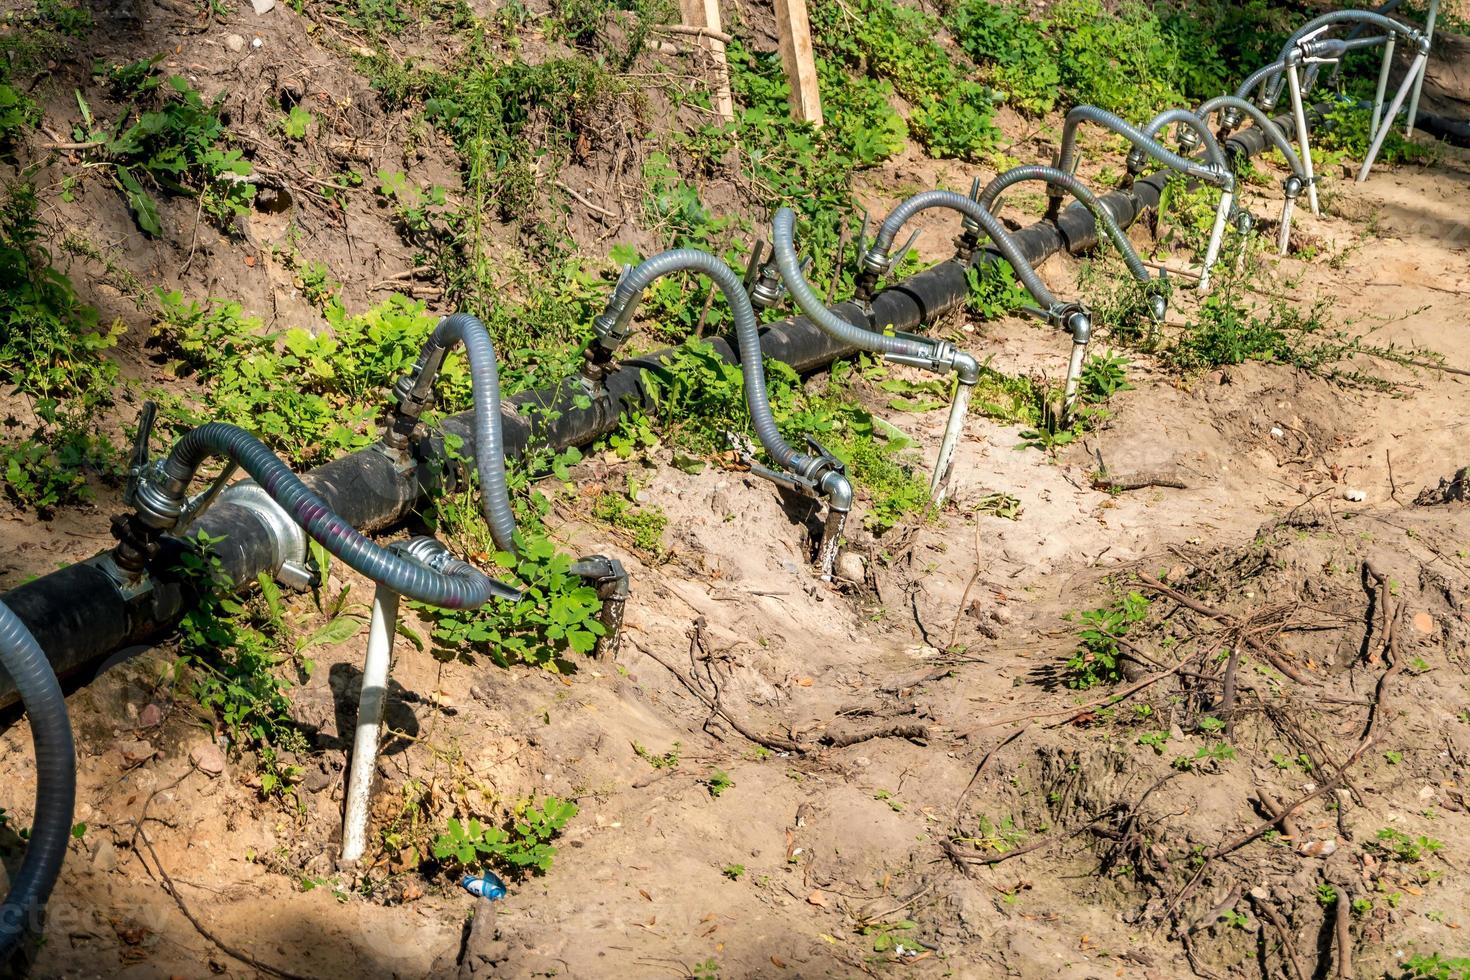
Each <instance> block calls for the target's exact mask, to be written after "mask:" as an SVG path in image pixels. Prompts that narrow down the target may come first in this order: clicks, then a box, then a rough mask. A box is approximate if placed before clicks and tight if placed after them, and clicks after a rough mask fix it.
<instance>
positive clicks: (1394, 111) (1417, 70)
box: [1358, 51, 1429, 184]
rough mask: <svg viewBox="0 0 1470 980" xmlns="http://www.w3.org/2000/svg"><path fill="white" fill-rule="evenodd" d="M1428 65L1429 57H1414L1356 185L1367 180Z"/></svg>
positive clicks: (1421, 54) (1369, 148)
mask: <svg viewBox="0 0 1470 980" xmlns="http://www.w3.org/2000/svg"><path fill="white" fill-rule="evenodd" d="M1428 63H1429V56H1428V55H1426V54H1425V53H1424V52H1422V51H1421V52H1419V53H1418V54H1417V55H1415V56H1414V63H1413V64H1411V65H1410V66H1409V73H1408V74H1407V75H1405V76H1404V81H1403V84H1401V85H1399V90H1398V93H1397V94H1396V95H1394V97H1393V102H1392V103H1391V104H1390V105H1389V107H1388V112H1387V113H1386V114H1385V115H1386V119H1387V122H1385V123H1384V125H1383V126H1381V127H1380V128H1379V130H1378V135H1377V136H1375V137H1374V138H1373V145H1372V146H1370V147H1368V156H1367V157H1366V158H1365V159H1364V160H1363V168H1362V169H1361V170H1359V171H1358V183H1360V184H1361V183H1362V182H1363V181H1365V180H1367V179H1368V172H1369V171H1370V170H1372V169H1373V161H1374V160H1376V159H1378V151H1379V150H1381V149H1382V148H1383V141H1384V140H1385V139H1387V138H1388V131H1389V130H1390V129H1392V128H1393V120H1394V119H1396V118H1397V117H1398V114H1399V109H1400V108H1402V107H1403V104H1404V100H1405V99H1407V98H1408V97H1409V90H1410V89H1412V88H1413V87H1414V81H1415V79H1417V78H1418V77H1420V76H1421V75H1423V74H1424V66H1425V65H1427V64H1428Z"/></svg>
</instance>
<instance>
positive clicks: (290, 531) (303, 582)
mask: <svg viewBox="0 0 1470 980" xmlns="http://www.w3.org/2000/svg"><path fill="white" fill-rule="evenodd" d="M219 500H220V502H222V503H228V504H234V505H235V506H237V507H243V508H244V509H246V510H248V511H250V512H251V513H252V514H254V515H255V516H256V518H257V519H258V520H259V521H260V523H261V524H262V525H264V526H265V528H266V530H267V531H269V532H270V536H271V542H272V549H271V557H272V561H271V575H272V577H273V578H275V580H276V581H277V582H280V583H281V584H282V585H284V586H286V587H287V588H291V589H295V590H297V591H299V592H304V591H306V590H308V589H312V588H315V587H317V586H319V585H320V584H321V569H320V568H318V567H317V564H316V562H315V561H314V560H313V559H312V557H311V550H310V548H309V546H308V545H307V538H306V531H305V530H304V529H303V528H302V527H301V525H300V524H297V523H296V522H295V521H294V520H292V518H291V515H290V514H287V513H286V510H285V508H283V507H282V506H281V505H280V504H278V503H276V501H275V499H274V498H273V497H271V495H270V494H268V493H266V492H265V489H264V488H262V487H261V486H260V484H258V483H256V482H255V481H254V480H242V481H240V482H239V483H235V484H231V485H230V486H228V487H226V488H225V489H224V491H223V492H221V493H220V495H219Z"/></svg>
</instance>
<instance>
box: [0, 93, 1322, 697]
mask: <svg viewBox="0 0 1470 980" xmlns="http://www.w3.org/2000/svg"><path fill="white" fill-rule="evenodd" d="M1325 108H1326V107H1325V106H1322V107H1317V109H1316V110H1315V111H1314V118H1313V122H1318V121H1320V118H1321V113H1322V112H1323V111H1325ZM1268 146H1270V140H1269V139H1268V138H1267V137H1266V134H1265V133H1264V132H1262V131H1261V130H1260V129H1258V128H1254V127H1253V128H1251V129H1247V130H1244V131H1242V132H1240V133H1237V134H1235V135H1233V136H1232V137H1230V139H1229V140H1228V141H1227V142H1226V144H1225V149H1226V152H1227V153H1228V154H1230V155H1231V156H1233V157H1236V158H1243V157H1251V156H1255V155H1256V154H1259V153H1261V152H1262V151H1264V150H1265V149H1266V148H1267V147H1268ZM1171 175H1172V172H1160V173H1156V174H1153V175H1151V176H1149V177H1146V178H1143V179H1141V180H1138V181H1135V182H1134V184H1133V185H1132V187H1131V188H1130V189H1128V190H1125V191H1114V192H1112V193H1110V194H1106V195H1104V196H1103V197H1102V198H1101V201H1102V205H1103V207H1105V208H1107V210H1108V211H1109V213H1111V214H1112V216H1113V217H1114V219H1115V220H1116V221H1117V222H1118V224H1119V225H1120V226H1122V227H1124V228H1127V227H1128V226H1129V225H1131V224H1132V223H1133V222H1134V221H1136V220H1137V219H1138V217H1139V215H1141V214H1143V213H1145V212H1146V211H1149V210H1152V209H1156V208H1157V207H1158V204H1159V196H1160V194H1161V193H1162V191H1163V188H1164V185H1165V183H1166V182H1167V181H1168V179H1169V177H1170V176H1171ZM1011 237H1012V238H1013V240H1014V241H1015V242H1016V243H1017V244H1018V245H1019V246H1020V248H1021V250H1022V251H1023V252H1024V254H1025V256H1026V258H1027V260H1028V261H1029V262H1030V263H1031V264H1032V265H1038V264H1040V263H1041V262H1043V261H1045V260H1046V259H1047V258H1048V257H1050V256H1051V255H1054V254H1056V253H1058V252H1062V251H1066V252H1070V253H1074V254H1076V253H1081V252H1085V251H1087V250H1089V249H1091V248H1092V247H1093V246H1094V245H1096V244H1097V243H1098V228H1097V224H1096V222H1095V221H1094V219H1093V216H1092V214H1091V213H1090V212H1089V211H1088V210H1087V209H1086V208H1082V207H1076V208H1068V209H1066V210H1064V211H1063V212H1062V213H1061V214H1060V215H1058V216H1057V219H1056V221H1055V223H1052V222H1048V221H1041V222H1038V223H1036V224H1033V225H1030V226H1028V227H1026V228H1023V229H1021V230H1020V231H1017V232H1015V233H1014V234H1013V235H1012V236H1011ZM996 258H997V255H996V253H995V252H994V251H993V250H992V249H989V248H985V249H980V250H978V251H977V252H976V254H975V255H974V256H973V257H972V258H971V260H970V262H971V264H975V265H986V264H991V263H993V262H995V260H996ZM968 291H969V281H968V278H967V276H966V264H965V263H963V262H960V261H956V260H951V261H948V262H941V263H939V264H938V265H936V266H933V267H932V268H929V269H926V270H924V271H923V272H920V273H918V274H917V275H914V276H911V277H910V278H908V279H905V280H902V281H900V282H897V283H894V284H893V285H891V286H889V287H888V288H886V289H884V290H882V291H881V292H879V293H877V294H876V295H875V296H874V297H873V299H872V304H871V310H866V309H864V308H863V307H860V306H858V305H856V304H854V303H841V304H838V305H837V306H834V307H833V308H832V309H833V312H835V313H836V314H837V315H838V316H841V317H843V318H844V319H846V320H848V321H849V322H851V323H865V324H868V325H869V327H870V328H871V329H873V330H882V329H885V328H888V327H891V328H893V329H896V330H913V329H915V328H917V327H919V326H921V325H923V324H925V323H928V322H931V321H932V320H933V319H934V318H935V317H937V316H939V315H941V314H943V313H945V312H947V311H949V310H952V309H954V308H955V307H957V306H959V305H960V304H961V303H963V302H964V299H965V297H966V295H967V294H968ZM760 335H761V350H762V352H763V353H764V354H765V356H767V357H771V358H774V359H776V360H779V361H783V362H785V363H786V364H788V365H790V366H791V367H792V368H794V369H795V370H796V371H798V372H800V373H803V374H805V373H810V372H812V371H815V370H818V369H820V368H824V367H826V366H827V365H829V364H831V363H832V362H833V361H835V360H837V359H839V358H841V357H846V356H850V355H852V354H854V353H856V350H857V349H856V348H855V347H852V346H850V345H846V344H843V343H842V342H840V341H838V340H836V339H834V338H833V337H832V336H830V335H829V334H827V333H826V332H825V331H823V330H822V329H821V328H820V327H818V326H817V325H816V324H815V323H813V322H811V321H810V320H809V319H807V318H805V317H793V318H789V319H785V320H779V321H776V322H773V323H769V324H766V325H765V326H763V327H762V328H761V331H760ZM713 346H714V348H715V350H716V352H717V353H718V354H719V356H720V357H722V358H724V359H725V360H726V361H728V362H730V363H732V364H735V363H739V361H740V358H739V353H738V350H737V349H736V345H734V344H733V343H731V342H730V341H729V340H726V339H717V340H714V341H713ZM666 353H667V352H665V351H660V352H657V353H654V354H650V355H648V356H646V357H638V358H631V359H628V360H624V361H621V362H618V364H617V365H616V366H615V367H613V368H612V369H611V370H609V371H608V372H607V374H606V376H605V378H604V379H603V383H602V386H601V388H600V390H595V391H593V390H589V386H588V385H587V383H586V381H585V379H584V378H582V377H581V376H577V377H573V378H568V379H565V380H563V381H561V382H559V383H557V384H554V385H550V386H547V387H544V388H539V389H535V390H532V391H525V392H521V393H520V394H518V395H516V396H514V397H511V398H509V399H506V400H505V401H504V402H503V406H502V407H503V413H504V417H503V425H502V431H503V442H504V449H505V456H506V458H507V459H509V458H511V457H516V456H520V455H521V454H523V453H525V452H526V450H527V449H528V448H529V447H530V446H531V445H532V444H533V443H536V444H539V445H542V446H547V447H550V448H552V449H564V448H567V447H569V446H578V445H584V444H586V443H589V442H591V441H593V440H594V439H597V438H598V437H600V436H603V435H606V434H607V433H609V432H611V431H612V430H613V429H615V428H616V427H617V425H618V420H619V418H620V417H621V416H622V415H623V414H624V413H625V412H629V411H633V410H642V411H651V410H652V409H653V407H654V404H653V399H652V398H651V397H650V393H649V390H648V389H647V387H645V384H644V374H643V372H644V371H649V372H651V373H654V374H657V373H658V372H660V371H662V370H664V368H663V366H662V364H661V363H660V358H661V357H662V356H664V354H666ZM474 429H475V421H474V413H473V412H465V413H463V414H460V415H455V416H452V417H450V418H448V419H446V420H445V421H444V423H443V425H442V426H441V427H440V429H439V430H438V431H437V432H433V433H431V434H430V435H429V436H428V437H426V438H424V439H422V440H420V441H419V442H417V443H416V444H415V445H414V447H413V449H412V451H413V452H414V455H415V457H416V465H412V466H405V465H403V461H402V458H401V457H399V456H397V455H396V454H394V453H391V452H385V451H383V450H381V449H380V448H378V447H373V448H369V449H365V450H361V451H359V452H356V453H353V454H351V455H349V456H344V457H342V458H341V459H337V460H333V461H332V462H330V463H326V464H324V465H323V466H320V467H318V468H316V469H315V470H312V471H311V472H310V473H307V474H305V475H304V476H303V477H302V480H303V482H305V484H306V485H307V486H308V487H309V488H310V489H311V490H312V491H313V492H314V493H316V494H317V495H319V496H320V497H321V498H322V500H323V501H325V503H326V504H327V506H329V507H330V508H331V509H332V510H333V511H335V512H336V513H337V514H339V515H341V516H342V517H343V518H345V519H346V521H347V522H348V523H350V524H351V525H352V526H354V527H356V528H357V529H358V530H359V531H361V532H363V533H364V534H369V533H372V532H374V531H380V530H382V529H384V528H387V527H390V526H392V525H394V524H396V523H398V522H400V521H402V520H403V519H404V518H406V517H407V516H408V515H409V514H410V513H412V512H413V511H414V510H415V509H416V507H417V506H418V505H419V503H420V501H422V500H423V499H424V498H425V497H426V496H428V495H430V494H433V493H437V492H440V491H442V490H444V489H445V488H446V483H449V484H451V485H452V482H453V480H454V479H455V470H454V464H451V463H449V462H448V454H446V453H445V451H444V436H445V435H446V434H448V435H452V436H455V437H458V438H459V439H460V440H462V442H463V449H462V450H461V452H462V453H463V452H468V451H471V450H472V449H473V447H474ZM464 465H468V464H467V463H466V464H464ZM200 532H202V533H204V534H207V535H208V536H209V537H210V538H211V539H216V540H218V543H217V544H216V545H215V552H216V554H218V556H219V558H220V561H221V564H222V566H223V570H224V572H225V573H226V574H227V575H228V577H229V579H230V581H232V582H233V583H235V584H236V586H237V587H239V586H244V585H246V584H248V583H250V582H253V581H254V580H255V579H256V578H257V577H258V576H259V575H260V574H262V573H273V572H275V571H276V570H277V567H276V566H277V564H278V562H277V555H278V554H279V551H280V537H281V533H282V532H281V529H280V528H279V527H278V526H276V525H274V524H273V522H272V521H270V520H269V519H268V518H266V517H265V516H263V513H262V511H261V510H260V509H259V508H255V507H251V506H247V505H246V504H245V503H244V502H238V501H236V500H232V499H231V498H230V495H229V491H226V494H225V495H223V496H221V497H220V498H219V500H218V501H216V502H215V503H214V504H213V505H212V506H211V507H209V509H208V510H207V511H205V512H204V514H203V515H202V516H201V517H200V518H199V519H198V520H197V521H195V522H194V523H193V524H191V525H190V526H189V527H188V528H187V530H186V532H185V533H187V535H188V536H190V537H193V536H195V535H197V534H198V533H200ZM164 541H165V548H166V551H165V554H163V555H162V556H160V558H159V559H158V560H156V561H155V562H153V563H152V567H153V568H154V569H167V568H170V567H172V566H173V564H174V563H173V562H171V561H169V560H168V559H169V555H168V553H167V549H173V550H174V551H175V552H177V551H178V550H180V549H182V548H183V545H182V544H181V543H180V542H178V541H176V540H173V539H169V538H165V539H164ZM195 598H196V597H195V596H194V595H192V594H191V587H190V585H189V583H188V582H186V581H184V580H181V579H180V578H177V577H173V576H172V575H171V574H170V573H168V572H166V571H155V572H154V573H153V574H152V575H151V576H149V577H147V578H145V579H144V580H143V582H142V584H141V585H138V586H134V587H128V586H125V585H120V584H119V582H118V580H117V578H116V576H115V575H114V574H111V573H110V571H109V568H108V562H107V556H106V554H104V555H99V556H97V557H95V558H92V559H88V560H87V561H84V562H79V563H78V564H75V565H71V566H68V567H66V568H63V569H60V570H58V571H55V572H52V573H51V574H49V575H46V576H44V577H42V578H39V579H36V580H35V581H32V582H28V583H27V584H25V585H22V586H19V587H18V588H16V589H14V590H12V591H10V592H8V593H6V594H5V595H3V596H0V601H3V602H4V603H5V604H6V605H7V606H9V607H10V609H11V610H12V611H13V612H14V613H15V615H16V616H17V617H19V619H20V620H21V622H23V623H24V624H25V625H26V627H28V628H29V629H30V631H31V633H32V634H33V635H34V636H35V638H36V641H37V642H38V643H39V644H40V646H41V648H42V649H43V650H45V651H46V654H47V657H48V658H49V659H50V661H51V664H52V666H53V667H54V668H55V671H56V674H57V676H58V677H61V678H69V679H72V681H73V682H74V683H76V682H85V680H86V677H85V676H84V674H83V672H84V670H85V668H87V667H88V666H89V665H92V664H95V663H97V662H99V661H100V660H101V659H102V658H105V657H108V656H109V655H111V654H113V653H115V652H117V651H119V650H127V649H131V648H138V649H143V648H146V647H147V646H149V645H151V644H153V643H155V642H157V641H158V640H159V639H161V638H162V637H164V636H166V635H167V634H168V632H169V631H170V630H172V629H173V627H174V626H175V625H176V624H177V623H178V621H179V618H180V617H181V616H182V615H183V614H184V612H185V611H187V610H188V609H189V608H190V607H191V605H192V604H193V603H194V601H195ZM14 700H15V688H14V685H13V684H12V683H11V682H10V679H9V678H8V677H0V706H3V705H5V704H9V703H11V702H13V701H14Z"/></svg>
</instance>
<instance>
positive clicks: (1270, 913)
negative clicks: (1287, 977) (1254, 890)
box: [1251, 895, 1307, 980]
mask: <svg viewBox="0 0 1470 980" xmlns="http://www.w3.org/2000/svg"><path fill="white" fill-rule="evenodd" d="M1251 904H1252V905H1254V906H1255V907H1256V911H1257V912H1259V913H1260V914H1261V915H1262V916H1263V917H1264V918H1265V920H1266V921H1267V922H1269V923H1271V927H1272V928H1273V929H1275V930H1276V934H1277V935H1278V936H1280V937H1281V955H1282V958H1283V959H1285V960H1286V963H1287V965H1288V966H1290V967H1291V975H1292V976H1293V977H1295V980H1307V975H1306V974H1305V973H1303V972H1302V965H1301V964H1300V963H1298V962H1297V960H1296V950H1294V949H1292V946H1291V932H1290V930H1288V929H1287V927H1286V923H1285V922H1282V921H1281V916H1280V914H1279V913H1277V911H1276V909H1275V907H1273V906H1272V905H1271V903H1270V902H1268V901H1266V900H1265V899H1264V898H1257V897H1256V896H1255V895H1251Z"/></svg>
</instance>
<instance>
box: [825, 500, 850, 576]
mask: <svg viewBox="0 0 1470 980" xmlns="http://www.w3.org/2000/svg"><path fill="white" fill-rule="evenodd" d="M847 514H848V512H847V511H845V510H837V509H836V508H835V507H831V506H828V508H827V526H826V527H825V528H823V530H822V546H821V547H820V548H819V549H817V572H818V574H819V575H821V577H822V581H823V582H830V581H832V568H833V566H835V565H836V564H837V552H838V549H840V548H841V547H842V532H843V531H845V530H846V529H847Z"/></svg>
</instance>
